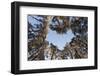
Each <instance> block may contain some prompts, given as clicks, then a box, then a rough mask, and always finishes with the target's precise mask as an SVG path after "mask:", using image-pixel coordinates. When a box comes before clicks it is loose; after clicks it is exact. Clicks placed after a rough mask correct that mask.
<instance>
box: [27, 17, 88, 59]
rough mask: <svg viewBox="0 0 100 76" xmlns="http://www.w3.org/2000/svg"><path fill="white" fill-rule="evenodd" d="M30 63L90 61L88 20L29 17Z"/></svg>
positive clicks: (85, 18)
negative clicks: (66, 60) (73, 60)
mask: <svg viewBox="0 0 100 76" xmlns="http://www.w3.org/2000/svg"><path fill="white" fill-rule="evenodd" d="M27 25H28V61H33V60H63V59H83V58H88V17H78V16H52V15H51V16H50V15H28V17H27Z"/></svg>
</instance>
